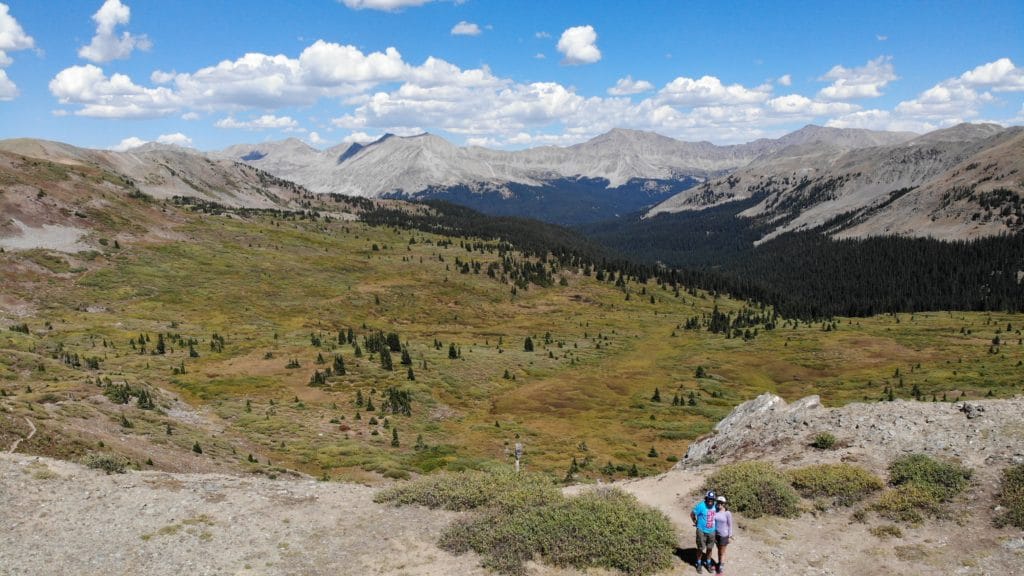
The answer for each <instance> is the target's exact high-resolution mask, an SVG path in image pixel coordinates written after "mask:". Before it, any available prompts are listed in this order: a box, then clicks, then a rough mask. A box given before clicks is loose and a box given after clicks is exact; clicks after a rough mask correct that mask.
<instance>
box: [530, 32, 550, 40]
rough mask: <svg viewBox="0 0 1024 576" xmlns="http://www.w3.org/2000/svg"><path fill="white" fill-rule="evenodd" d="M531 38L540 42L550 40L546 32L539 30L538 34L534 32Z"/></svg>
mask: <svg viewBox="0 0 1024 576" xmlns="http://www.w3.org/2000/svg"><path fill="white" fill-rule="evenodd" d="M533 37H534V38H538V39H540V40H543V39H545V38H551V34H549V33H548V32H545V31H543V30H541V31H540V32H534V33H533Z"/></svg>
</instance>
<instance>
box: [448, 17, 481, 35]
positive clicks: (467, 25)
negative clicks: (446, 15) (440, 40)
mask: <svg viewBox="0 0 1024 576" xmlns="http://www.w3.org/2000/svg"><path fill="white" fill-rule="evenodd" d="M479 35H480V27H479V26H477V25H476V24H474V23H472V22H466V21H465V20H463V21H461V22H459V23H458V24H456V25H455V26H452V36H479Z"/></svg>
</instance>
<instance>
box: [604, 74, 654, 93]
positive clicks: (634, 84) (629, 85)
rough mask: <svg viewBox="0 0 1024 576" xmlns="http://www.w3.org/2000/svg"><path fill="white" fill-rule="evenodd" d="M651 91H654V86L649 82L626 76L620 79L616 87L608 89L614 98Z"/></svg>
mask: <svg viewBox="0 0 1024 576" xmlns="http://www.w3.org/2000/svg"><path fill="white" fill-rule="evenodd" d="M651 90H654V84H651V83H650V82H648V81H647V80H633V77H632V76H626V77H625V78H619V80H618V81H617V82H616V83H615V86H612V87H611V88H609V89H608V93H609V94H611V95H612V96H629V95H631V94H640V93H642V92H650V91H651Z"/></svg>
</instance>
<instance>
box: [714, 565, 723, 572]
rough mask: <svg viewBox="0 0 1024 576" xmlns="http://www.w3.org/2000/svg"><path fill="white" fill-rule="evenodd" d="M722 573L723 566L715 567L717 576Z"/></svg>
mask: <svg viewBox="0 0 1024 576" xmlns="http://www.w3.org/2000/svg"><path fill="white" fill-rule="evenodd" d="M721 573H722V565H721V564H719V565H717V566H715V574H721Z"/></svg>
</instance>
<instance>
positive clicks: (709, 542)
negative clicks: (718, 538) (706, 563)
mask: <svg viewBox="0 0 1024 576" xmlns="http://www.w3.org/2000/svg"><path fill="white" fill-rule="evenodd" d="M714 547H715V533H714V532H704V531H703V530H697V550H699V551H706V550H711V549H712V548H714Z"/></svg>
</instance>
